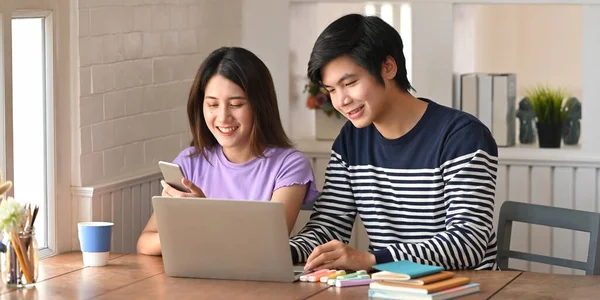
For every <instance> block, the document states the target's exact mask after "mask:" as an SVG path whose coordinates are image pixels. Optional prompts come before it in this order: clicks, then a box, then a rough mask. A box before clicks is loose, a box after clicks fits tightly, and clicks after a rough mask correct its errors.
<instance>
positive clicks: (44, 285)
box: [0, 252, 600, 300]
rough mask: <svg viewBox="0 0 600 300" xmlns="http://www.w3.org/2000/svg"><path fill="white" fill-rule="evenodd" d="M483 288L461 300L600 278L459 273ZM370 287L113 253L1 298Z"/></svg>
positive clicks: (569, 295) (76, 260) (262, 293)
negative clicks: (170, 270) (173, 264)
mask: <svg viewBox="0 0 600 300" xmlns="http://www.w3.org/2000/svg"><path fill="white" fill-rule="evenodd" d="M458 273H459V274H460V275H464V276H468V277H470V278H471V281H472V282H477V283H479V284H480V289H481V291H480V292H479V293H477V294H473V295H470V296H466V297H462V298H460V299H466V300H469V299H543V298H551V299H594V298H598V297H597V296H598V295H600V276H570V275H555V274H539V273H527V272H525V273H521V272H510V271H504V272H493V271H466V272H458ZM367 291H368V286H361V287H347V288H336V287H329V286H328V285H326V284H322V283H305V282H296V283H276V282H257V281H235V280H208V279H190V278H172V277H168V276H166V275H165V273H164V268H163V264H162V259H161V258H160V257H152V256H144V255H136V254H127V255H124V254H112V255H111V257H110V261H109V264H108V266H105V267H84V266H83V264H82V258H81V253H80V252H72V253H67V254H61V255H58V256H55V257H51V258H47V259H44V260H42V261H41V262H40V276H39V278H38V283H37V284H36V286H35V288H32V289H6V288H5V287H4V286H1V289H0V299H132V298H136V299H163V298H165V299H166V298H168V299H171V298H173V299H186V298H192V299H240V298H243V299H309V298H310V299H350V300H352V299H368V298H367V295H368V292H367Z"/></svg>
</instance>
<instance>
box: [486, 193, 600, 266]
mask: <svg viewBox="0 0 600 300" xmlns="http://www.w3.org/2000/svg"><path fill="white" fill-rule="evenodd" d="M513 221H514V222H523V223H529V224H537V225H544V226H549V227H556V228H564V229H570V230H577V231H583V232H589V233H590V246H589V248H588V258H587V262H581V261H576V260H569V259H562V258H556V257H551V256H545V255H538V254H532V253H525V252H521V251H512V250H510V236H511V231H512V223H513ZM599 232H600V214H598V213H594V212H588V211H581V210H573V209H566V208H559V207H551V206H543V205H537V204H530V203H522V202H514V201H506V202H504V204H502V208H501V209H500V218H499V221H498V254H497V260H498V266H499V267H500V269H501V270H508V259H509V258H516V259H522V260H527V261H532V262H538V263H544V264H549V265H554V266H562V267H567V268H572V269H578V270H585V273H586V275H599V274H600V252H599V251H598V249H599V248H600V239H599V238H598V235H599Z"/></svg>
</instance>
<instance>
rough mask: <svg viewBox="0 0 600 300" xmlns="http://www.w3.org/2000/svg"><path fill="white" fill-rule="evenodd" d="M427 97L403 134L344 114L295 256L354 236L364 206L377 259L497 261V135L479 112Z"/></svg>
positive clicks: (453, 265) (463, 265)
mask: <svg viewBox="0 0 600 300" xmlns="http://www.w3.org/2000/svg"><path fill="white" fill-rule="evenodd" d="M421 100H423V101H427V102H428V103H429V105H428V106H427V109H426V111H425V114H424V115H423V117H422V118H421V120H420V121H419V122H418V123H417V125H415V127H414V128H413V129H412V130H410V131H409V132H408V133H406V134H405V135H403V136H402V137H400V138H398V139H394V140H389V139H386V138H384V137H383V136H382V135H381V134H380V133H379V132H378V131H377V129H376V128H375V126H374V125H370V126H368V127H365V128H361V129H358V128H356V127H354V126H353V125H352V123H350V122H347V123H346V125H345V126H344V127H343V129H342V130H341V132H340V135H339V136H338V137H337V139H336V141H335V142H334V144H333V147H332V151H331V159H330V161H329V165H328V166H327V171H326V175H325V186H324V188H323V192H322V194H321V197H319V199H317V200H316V202H315V205H314V211H313V213H312V214H311V217H310V221H309V222H308V223H307V225H306V226H305V228H304V229H303V230H302V231H301V232H300V233H299V234H298V235H297V236H295V237H293V238H292V239H291V240H290V246H291V250H292V257H293V260H294V263H298V262H304V261H306V259H307V258H308V256H309V255H310V253H311V252H312V250H313V249H314V248H315V247H316V246H318V245H321V244H324V243H326V242H328V241H331V240H333V239H337V240H340V241H343V242H345V243H348V242H349V240H350V234H351V232H352V226H353V224H354V219H355V217H356V215H357V213H358V216H359V217H360V219H361V220H362V222H363V224H364V225H365V228H366V231H367V233H368V236H369V239H370V251H371V252H372V253H373V254H374V255H375V257H376V261H377V263H384V262H389V261H397V260H410V261H414V262H417V263H422V264H429V265H439V266H442V267H444V268H446V269H448V270H456V269H495V268H496V264H495V263H496V234H495V231H494V226H493V221H492V220H493V213H494V197H495V186H496V171H497V165H498V161H497V156H498V148H497V145H496V142H495V141H494V139H493V137H492V135H491V133H490V131H489V130H488V128H487V127H485V125H483V124H482V123H481V122H479V121H478V120H477V119H476V118H475V117H473V116H471V115H469V114H466V113H464V112H462V111H459V110H455V109H451V108H448V107H445V106H441V105H439V104H436V103H435V102H433V101H431V100H427V99H421Z"/></svg>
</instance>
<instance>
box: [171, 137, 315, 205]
mask: <svg viewBox="0 0 600 300" xmlns="http://www.w3.org/2000/svg"><path fill="white" fill-rule="evenodd" d="M193 151H194V148H193V147H188V148H186V149H184V150H183V151H181V153H179V155H178V156H177V157H176V158H175V160H174V161H173V163H176V164H178V165H180V166H181V169H182V170H183V175H184V176H185V177H186V178H187V179H188V180H190V181H191V182H193V183H194V184H196V185H197V186H198V187H199V188H201V189H202V191H203V192H204V194H206V197H209V198H222V199H234V200H263V201H270V200H271V196H272V195H273V192H274V191H275V190H277V189H279V188H281V187H285V186H291V185H296V184H301V185H304V184H308V190H307V192H306V197H305V198H304V202H303V203H307V202H310V201H313V200H314V199H315V197H316V196H317V194H318V191H317V188H316V185H315V178H314V174H313V170H312V167H311V165H310V162H309V160H308V158H307V157H306V156H305V155H304V154H303V153H302V152H300V151H298V150H295V149H292V148H289V149H286V148H267V149H266V150H265V152H264V155H265V157H257V158H255V159H252V160H251V161H249V162H246V163H243V164H235V163H232V162H230V161H229V160H227V158H226V157H225V155H224V154H223V149H222V148H221V147H220V146H217V147H215V148H214V150H213V151H207V153H206V154H207V156H208V160H209V161H210V163H209V161H207V160H206V159H205V158H204V156H202V155H198V156H196V157H190V156H189V154H191V153H193Z"/></svg>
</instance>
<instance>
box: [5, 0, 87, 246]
mask: <svg viewBox="0 0 600 300" xmlns="http://www.w3.org/2000/svg"><path fill="white" fill-rule="evenodd" d="M0 2H1V3H0V90H2V89H3V90H4V92H3V93H2V92H0V122H1V123H0V124H4V128H5V130H4V131H0V149H6V151H2V152H4V153H0V168H2V171H3V173H4V174H5V177H6V178H13V176H14V173H13V169H14V165H13V162H12V159H10V160H9V159H8V158H9V157H13V153H14V151H13V149H12V146H11V147H6V145H13V136H12V135H13V134H12V131H13V126H12V109H13V107H12V101H13V100H12V97H13V95H12V34H11V31H12V29H11V22H12V19H13V18H14V17H32V16H33V17H41V16H43V17H45V38H46V43H45V44H46V49H45V51H46V55H45V56H46V57H45V58H46V60H45V63H46V82H45V86H46V93H45V97H46V107H45V113H46V122H45V123H46V146H47V149H46V158H47V162H46V164H47V169H46V176H47V177H46V179H47V181H46V182H47V186H46V192H47V210H46V212H45V213H46V214H47V215H46V217H47V247H46V248H43V249H40V257H48V256H52V255H54V254H58V253H62V252H68V251H72V250H73V249H75V246H74V245H75V244H76V243H78V241H77V226H76V223H77V214H76V213H77V208H76V207H77V206H75V207H73V206H72V204H75V203H73V202H74V201H75V200H73V197H72V196H71V185H72V184H74V185H77V181H75V182H73V176H77V175H78V174H79V173H78V170H76V169H72V168H71V167H72V166H73V161H75V160H74V158H73V157H72V154H76V153H77V151H76V150H77V149H78V148H77V147H76V146H77V143H78V141H79V136H78V135H77V134H76V133H77V132H78V130H77V128H73V127H72V124H77V121H78V118H76V114H74V112H76V111H78V102H77V101H76V95H77V93H78V91H73V90H72V89H74V88H77V87H78V84H79V82H78V81H77V80H75V79H76V78H74V77H73V74H74V73H73V70H72V66H76V64H74V63H76V62H77V60H76V59H75V58H73V55H75V56H76V55H77V54H78V53H77V51H73V49H70V46H71V40H73V39H76V38H77V31H76V30H71V24H73V23H72V22H76V20H75V18H73V16H76V14H75V15H73V13H75V10H73V7H71V3H70V2H69V1H61V0H4V1H0ZM72 10H73V11H72ZM56 16H62V17H60V18H58V19H57V18H55V17H56ZM59 61H60V62H61V63H60V64H59V63H58V62H59ZM59 74H60V77H59V76H58V75H59ZM77 90H78V89H77ZM57 120H61V121H60V122H57ZM58 166H60V168H58ZM75 166H76V167H78V166H79V165H78V164H75ZM73 172H74V173H73ZM10 195H11V196H12V195H14V194H13V193H12V191H11V193H10ZM59 213H60V215H59ZM59 216H60V217H59Z"/></svg>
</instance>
